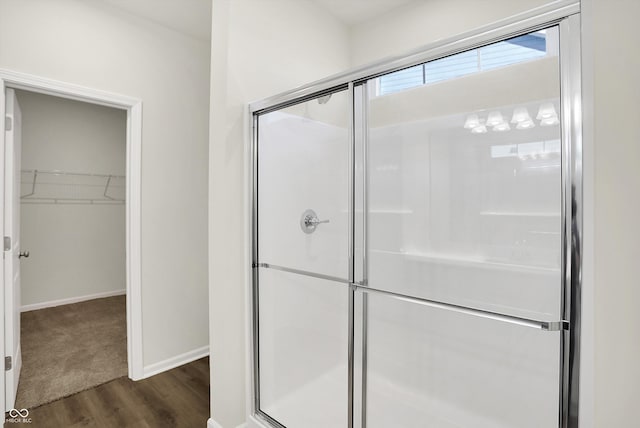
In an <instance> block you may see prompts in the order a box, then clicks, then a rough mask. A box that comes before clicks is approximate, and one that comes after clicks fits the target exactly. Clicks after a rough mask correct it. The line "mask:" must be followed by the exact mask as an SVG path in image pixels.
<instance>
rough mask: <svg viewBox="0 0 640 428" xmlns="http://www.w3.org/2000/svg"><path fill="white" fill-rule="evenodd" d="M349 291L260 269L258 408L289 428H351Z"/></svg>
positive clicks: (342, 286)
mask: <svg viewBox="0 0 640 428" xmlns="http://www.w3.org/2000/svg"><path fill="white" fill-rule="evenodd" d="M348 293H349V291H348V287H346V286H345V285H344V284H340V283H337V282H333V281H327V280H323V279H317V278H313V277H308V276H304V275H297V274H292V273H288V272H282V271H277V270H273V269H260V280H259V304H260V311H259V318H258V320H259V341H260V343H259V345H260V347H259V367H260V372H259V380H260V410H262V411H263V412H265V413H266V414H267V415H269V416H270V417H272V418H274V419H275V420H277V421H278V422H280V423H281V424H282V425H284V426H286V427H287V428H327V427H335V428H341V427H346V426H347V385H348V382H347V376H348V369H347V357H348V342H347V341H348V337H347V328H346V326H347V325H348V320H347V316H348V313H349V312H348V308H347V304H348Z"/></svg>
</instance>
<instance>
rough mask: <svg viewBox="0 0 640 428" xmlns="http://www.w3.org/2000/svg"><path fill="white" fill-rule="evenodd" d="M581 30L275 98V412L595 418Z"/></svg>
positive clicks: (411, 418)
mask: <svg viewBox="0 0 640 428" xmlns="http://www.w3.org/2000/svg"><path fill="white" fill-rule="evenodd" d="M572 25H573V26H572V27H570V26H569V24H568V23H567V22H562V23H560V24H558V23H557V22H555V23H553V25H547V26H542V25H541V26H538V27H535V30H529V32H526V33H520V35H518V36H517V37H511V38H504V39H501V40H499V41H497V42H495V41H494V40H496V39H495V38H494V39H491V41H492V42H491V43H485V44H482V43H477V44H475V45H473V46H472V47H471V48H468V49H457V50H455V51H454V52H453V53H452V54H451V55H449V56H442V55H436V56H434V58H435V59H433V60H429V61H426V62H423V63H417V64H416V62H413V63H412V64H409V66H408V67H406V68H401V69H400V67H395V68H393V70H392V71H391V72H387V73H384V72H380V71H379V70H378V71H376V72H375V73H372V74H370V75H367V76H360V77H358V78H354V79H352V80H349V81H348V82H346V83H340V84H337V85H334V86H333V87H329V89H327V88H323V89H322V90H320V91H318V92H313V91H310V92H309V93H305V92H304V91H303V92H302V93H300V94H298V98H296V97H292V98H291V99H289V100H287V101H285V102H279V103H273V105H269V106H267V107H264V108H259V109H256V111H255V112H254V123H253V130H254V145H253V150H254V152H253V161H254V164H253V198H254V200H253V266H252V272H253V281H252V287H253V288H252V292H253V296H252V297H253V298H252V303H253V308H252V309H253V310H252V322H253V326H252V333H253V334H252V337H253V365H254V367H253V375H254V398H255V400H254V406H255V408H254V414H255V415H256V416H258V417H259V418H260V422H261V423H264V424H265V426H273V427H279V428H281V427H287V428H388V427H393V428H414V427H423V426H424V427H434V428H441V427H442V428H444V427H474V428H514V427H517V428H534V427H553V426H560V427H563V428H566V427H574V426H577V425H575V424H576V423H577V419H575V411H576V406H575V401H573V407H572V410H571V411H570V410H568V409H569V404H570V401H571V400H572V398H571V396H570V393H569V388H570V387H572V385H573V387H575V385H574V384H572V383H571V381H570V378H571V380H575V376H574V375H570V373H569V371H570V366H571V364H574V363H575V361H576V360H575V359H574V360H570V357H572V355H570V353H572V352H575V346H576V345H575V344H576V337H577V327H576V325H575V319H576V316H577V315H572V314H575V308H576V306H577V303H576V300H575V299H576V298H575V295H574V296H572V290H573V287H574V286H575V284H576V283H577V281H579V269H580V259H579V250H580V243H579V239H578V238H579V227H578V222H577V221H576V218H577V217H578V212H579V208H578V203H579V201H578V199H577V198H576V194H577V190H576V189H577V188H576V186H577V185H579V182H578V180H576V177H577V176H578V170H577V169H576V168H575V165H576V156H577V155H576V153H575V150H574V149H575V148H576V147H577V145H576V143H575V141H573V140H572V135H573V134H572V132H571V130H569V129H567V126H568V125H570V124H572V123H573V122H571V121H570V120H568V119H567V118H566V117H563V116H564V115H567V114H569V113H571V111H572V110H571V106H570V105H569V103H568V102H567V99H566V96H567V94H568V93H571V91H575V87H573V86H571V85H572V83H571V82H570V81H569V80H568V79H567V78H566V76H567V70H569V69H571V67H573V65H571V64H565V63H563V67H565V68H564V72H563V70H561V58H566V57H567V55H566V53H565V56H564V57H563V56H562V55H561V52H560V51H561V43H560V33H561V28H564V30H563V31H564V33H565V34H568V33H569V29H570V28H573V30H572V31H575V30H576V29H577V28H579V25H576V23H575V22H574V24H572ZM510 34H513V33H510ZM562 46H564V47H565V48H566V47H567V46H569V43H568V41H565V42H564V44H562ZM574 47H575V46H574ZM565 52H566V51H565ZM423 61H424V60H423ZM563 73H564V74H563ZM561 87H562V93H561ZM563 97H564V98H563ZM578 178H579V177H578ZM571 335H574V336H571ZM572 347H573V348H572ZM571 376H574V377H571ZM570 413H571V414H572V415H573V416H571V415H570ZM572 417H573V419H571V418H572Z"/></svg>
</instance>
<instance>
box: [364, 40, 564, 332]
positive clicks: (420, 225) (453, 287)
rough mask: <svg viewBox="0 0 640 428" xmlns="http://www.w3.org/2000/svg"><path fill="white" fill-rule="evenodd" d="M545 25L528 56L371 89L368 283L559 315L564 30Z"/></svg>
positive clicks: (546, 316) (524, 313) (538, 315)
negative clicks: (384, 91) (434, 79)
mask: <svg viewBox="0 0 640 428" xmlns="http://www.w3.org/2000/svg"><path fill="white" fill-rule="evenodd" d="M538 34H539V33H538ZM544 34H545V38H544V39H543V40H542V43H545V50H544V51H540V50H537V51H536V52H537V53H536V55H534V57H532V58H531V59H529V60H528V61H526V62H518V63H515V64H508V61H507V62H506V64H507V65H504V66H501V67H499V68H493V69H491V70H485V71H482V72H478V73H473V74H469V75H466V76H462V77H457V78H453V79H449V80H446V81H442V82H439V83H437V84H433V85H426V86H420V87H417V88H413V89H410V90H405V91H402V92H397V93H393V94H389V95H385V96H378V97H375V96H373V97H371V98H370V100H369V113H370V116H369V143H368V144H369V146H368V153H369V155H368V159H369V167H368V171H369V173H368V174H369V177H368V183H369V202H368V205H369V206H368V217H367V218H368V231H369V236H368V238H369V241H368V254H367V255H368V259H369V272H368V281H369V285H370V286H371V287H374V288H379V289H384V290H389V291H394V292H398V293H402V294H406V295H411V296H418V297H423V298H427V299H433V300H439V301H444V302H449V303H454V304H458V305H463V306H468V307H473V308H480V309H486V310H490V311H494V312H499V313H504V314H509V315H515V316H520V317H525V318H532V319H538V320H546V321H551V320H553V321H555V320H558V319H560V318H561V317H560V302H561V290H562V279H561V262H562V259H561V218H560V216H561V203H562V200H561V196H562V195H561V189H562V182H561V142H560V136H561V134H560V125H559V123H560V121H559V111H560V109H559V96H560V82H559V63H558V56H557V51H558V49H557V29H555V28H552V29H548V30H546V32H545V33H544ZM533 37H534V36H532V38H533ZM535 38H536V39H540V38H541V36H539V35H536V36H535ZM520 39H522V38H519V39H518V40H520ZM514 40H515V39H514ZM522 40H525V39H522ZM526 40H528V39H526ZM501 43H503V44H504V43H506V42H501ZM527 43H529V42H527ZM536 43H538V42H536ZM512 44H513V43H512ZM539 45H540V43H538V44H536V45H532V46H534V47H527V46H528V45H526V44H524V42H522V43H521V45H515V44H514V45H513V46H514V49H512V50H515V51H517V52H520V51H521V50H523V49H540V47H539ZM482 49H483V52H484V51H487V52H489V51H491V46H489V47H487V48H482ZM482 49H481V50H482ZM460 55H463V54H460ZM455 57H456V56H455V55H454V56H452V57H448V59H450V60H451V61H450V62H451V63H452V64H454V63H455V61H453V60H454V59H455ZM375 83H376V82H375V79H373V80H372V81H371V85H370V86H372V87H376V84H375Z"/></svg>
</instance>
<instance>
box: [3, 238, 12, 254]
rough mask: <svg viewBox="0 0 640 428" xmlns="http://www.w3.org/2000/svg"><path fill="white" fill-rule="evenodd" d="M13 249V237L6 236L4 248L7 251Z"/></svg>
mask: <svg viewBox="0 0 640 428" xmlns="http://www.w3.org/2000/svg"><path fill="white" fill-rule="evenodd" d="M10 249H11V237H10V236H5V237H4V250H5V251H9V250H10Z"/></svg>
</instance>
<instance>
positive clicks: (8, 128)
mask: <svg viewBox="0 0 640 428" xmlns="http://www.w3.org/2000/svg"><path fill="white" fill-rule="evenodd" d="M12 123H13V121H12V120H11V116H5V118H4V130H5V131H11V128H12Z"/></svg>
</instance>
